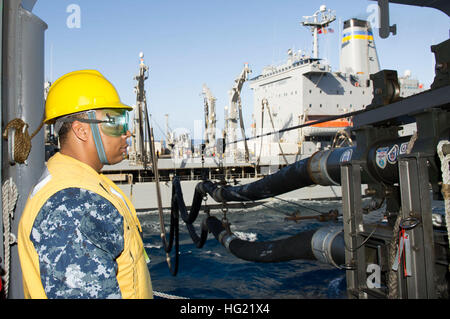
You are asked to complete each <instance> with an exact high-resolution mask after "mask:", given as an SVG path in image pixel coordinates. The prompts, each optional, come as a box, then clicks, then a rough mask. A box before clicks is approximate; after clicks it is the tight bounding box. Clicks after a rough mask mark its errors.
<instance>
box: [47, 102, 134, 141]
mask: <svg viewBox="0 0 450 319" xmlns="http://www.w3.org/2000/svg"><path fill="white" fill-rule="evenodd" d="M86 113H87V114H88V117H89V118H87V119H84V118H70V117H69V118H61V119H58V120H56V124H55V125H57V127H56V126H55V131H56V132H58V131H59V129H60V128H61V125H62V122H66V123H67V122H72V123H73V122H75V121H78V122H83V123H91V124H99V126H100V129H101V130H102V132H103V133H104V134H106V135H108V136H112V137H120V136H122V135H126V134H127V132H128V129H129V115H128V111H126V110H123V109H102V110H97V111H94V110H91V111H87V112H86ZM96 114H99V115H100V119H97V118H96ZM58 122H59V124H58Z"/></svg>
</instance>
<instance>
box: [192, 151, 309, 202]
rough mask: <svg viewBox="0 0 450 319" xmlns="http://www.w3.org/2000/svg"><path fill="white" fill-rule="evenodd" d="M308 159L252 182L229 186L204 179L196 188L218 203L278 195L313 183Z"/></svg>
mask: <svg viewBox="0 0 450 319" xmlns="http://www.w3.org/2000/svg"><path fill="white" fill-rule="evenodd" d="M308 161H309V158H305V159H303V160H301V161H298V162H295V163H293V164H290V165H288V166H286V167H284V168H282V169H281V170H279V171H278V172H276V173H274V174H272V175H267V176H265V177H264V178H262V179H260V180H258V181H256V182H253V183H249V184H245V185H239V186H232V187H231V186H218V185H217V184H214V183H213V182H211V181H205V182H202V183H200V184H198V185H197V189H198V190H199V191H200V192H202V193H204V194H206V193H208V194H209V195H210V196H211V197H213V198H214V200H215V201H216V202H219V203H223V202H232V201H237V202H243V201H254V200H261V199H266V198H270V197H274V196H278V195H280V194H284V193H288V192H290V191H293V190H296V189H299V188H302V187H306V186H310V185H313V184H314V182H313V181H312V179H311V178H310V177H309V175H308V171H307V167H308Z"/></svg>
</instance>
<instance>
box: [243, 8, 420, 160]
mask: <svg viewBox="0 0 450 319" xmlns="http://www.w3.org/2000/svg"><path fill="white" fill-rule="evenodd" d="M334 20H335V15H334V13H333V12H332V11H331V10H327V9H326V8H325V6H321V8H320V10H319V11H317V12H316V13H315V14H314V15H313V16H311V17H304V21H303V22H302V24H303V25H304V26H306V27H309V28H311V29H312V33H313V38H314V42H313V47H314V50H313V52H312V53H313V54H312V57H311V56H308V55H306V54H305V53H303V52H302V51H298V52H294V51H293V50H291V49H289V50H288V58H287V60H286V62H285V63H284V64H282V65H278V66H273V65H271V66H267V67H265V68H264V69H263V70H262V73H261V74H260V75H258V76H257V77H255V78H253V79H251V80H250V88H251V89H252V90H253V92H254V109H253V119H254V124H253V135H254V136H255V135H260V134H264V133H266V132H270V131H276V130H279V129H284V128H288V127H292V126H297V125H301V124H305V123H308V122H311V121H315V120H320V119H323V118H326V117H328V116H332V115H339V114H345V113H349V112H352V111H357V110H361V109H365V108H366V107H367V106H368V105H369V104H371V102H372V99H373V88H372V84H371V80H370V75H371V74H374V73H376V72H378V71H379V69H380V64H379V60H378V55H377V51H376V46H375V41H374V37H373V33H372V29H371V26H370V24H369V23H368V22H367V21H363V20H359V19H349V20H347V21H345V22H344V28H343V33H342V40H341V54H340V57H341V58H340V68H339V71H335V72H333V71H332V69H331V66H330V65H329V64H328V63H327V62H326V61H325V60H322V59H319V58H318V52H319V49H318V40H317V37H318V34H320V33H325V32H331V29H329V28H328V26H329V24H330V23H331V22H333V21H334ZM402 80H403V81H402ZM400 86H401V87H400V91H401V92H402V93H401V96H408V95H411V94H416V93H419V92H420V91H421V90H422V86H421V85H420V84H419V82H418V81H417V80H414V79H411V78H409V77H408V78H403V79H402V78H401V79H400ZM263 104H265V106H263ZM264 109H265V110H264ZM267 109H268V110H269V111H270V112H271V116H270V117H269V116H267V115H266V116H264V113H265V112H266V114H267ZM271 122H273V125H272V123H271ZM273 126H274V127H273ZM350 126H351V119H348V120H345V119H344V120H339V121H331V122H327V123H323V124H319V125H313V126H310V127H305V128H301V129H298V130H292V131H287V132H284V133H282V134H280V135H273V136H270V137H263V139H264V141H258V140H257V139H255V140H254V141H253V143H252V147H253V150H254V154H255V156H261V157H271V158H275V159H278V158H279V155H281V153H284V154H291V155H292V154H301V155H310V154H312V153H314V152H316V151H318V150H320V149H323V148H326V147H331V146H332V143H333V140H334V138H335V136H336V134H338V133H339V132H342V130H345V129H348V128H349V127H350ZM274 128H275V129H274Z"/></svg>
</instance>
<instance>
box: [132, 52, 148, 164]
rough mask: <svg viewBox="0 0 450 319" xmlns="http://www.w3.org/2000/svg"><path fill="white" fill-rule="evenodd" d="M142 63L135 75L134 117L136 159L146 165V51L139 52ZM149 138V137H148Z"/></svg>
mask: <svg viewBox="0 0 450 319" xmlns="http://www.w3.org/2000/svg"><path fill="white" fill-rule="evenodd" d="M139 58H140V61H141V63H140V65H139V75H137V76H135V77H134V79H135V80H136V81H137V85H136V86H135V93H136V108H135V111H134V114H135V119H134V124H135V125H134V130H133V131H134V134H133V136H134V140H135V142H134V145H135V152H136V155H135V156H136V161H137V162H139V161H140V162H142V163H143V165H144V167H146V166H147V164H148V163H149V161H150V160H149V153H150V152H149V150H148V146H147V144H146V143H145V136H146V130H145V125H146V123H145V118H146V116H145V113H146V112H147V100H146V92H145V87H144V86H145V80H147V79H148V66H147V65H145V64H144V53H143V52H141V53H140V54H139ZM147 138H148V137H147Z"/></svg>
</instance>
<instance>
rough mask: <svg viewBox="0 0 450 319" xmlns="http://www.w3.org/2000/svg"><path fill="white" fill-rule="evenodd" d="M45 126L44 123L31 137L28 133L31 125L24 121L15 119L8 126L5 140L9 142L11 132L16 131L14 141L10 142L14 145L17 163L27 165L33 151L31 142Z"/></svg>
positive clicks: (4, 136)
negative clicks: (11, 130)
mask: <svg viewBox="0 0 450 319" xmlns="http://www.w3.org/2000/svg"><path fill="white" fill-rule="evenodd" d="M43 126H44V122H43V121H42V122H41V124H40V125H39V127H38V128H37V129H36V131H35V132H34V133H33V134H31V136H30V135H29V133H28V127H29V125H28V124H27V123H25V122H24V121H23V120H22V119H18V118H17V119H14V120H12V121H11V122H9V123H8V125H6V128H5V130H4V132H3V139H5V140H8V135H9V130H10V129H14V130H15V134H14V138H13V139H14V141H10V142H11V143H14V145H13V149H12V151H13V159H14V161H15V162H17V163H19V164H25V161H26V160H27V159H28V156H29V155H30V151H31V140H32V139H33V138H34V137H35V136H36V135H37V134H38V133H39V131H40V130H41V129H42V127H43Z"/></svg>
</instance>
